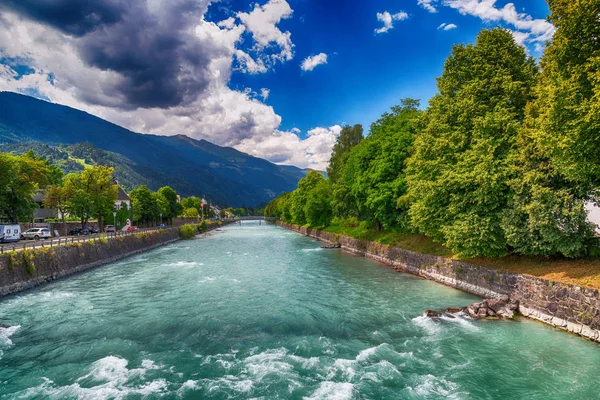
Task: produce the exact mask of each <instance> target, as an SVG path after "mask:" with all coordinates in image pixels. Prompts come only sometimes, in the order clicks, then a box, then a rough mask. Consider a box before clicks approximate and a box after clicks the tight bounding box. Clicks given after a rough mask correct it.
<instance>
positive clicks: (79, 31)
mask: <svg viewBox="0 0 600 400" xmlns="http://www.w3.org/2000/svg"><path fill="white" fill-rule="evenodd" d="M2 8H4V9H10V10H13V11H16V12H18V13H19V14H21V15H24V16H26V17H28V18H31V19H33V20H36V21H39V22H41V23H44V24H47V25H50V26H52V27H54V28H56V29H59V30H61V31H62V32H64V33H67V34H70V35H75V36H82V35H85V34H86V33H88V32H91V31H92V30H94V29H96V28H97V27H99V26H102V25H107V24H112V23H115V22H117V21H119V19H120V16H121V14H122V12H123V7H122V5H121V4H119V2H117V1H108V0H105V1H86V0H3V1H2V2H1V3H0V9H2Z"/></svg>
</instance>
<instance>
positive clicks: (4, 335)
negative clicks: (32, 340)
mask: <svg viewBox="0 0 600 400" xmlns="http://www.w3.org/2000/svg"><path fill="white" fill-rule="evenodd" d="M20 328H21V325H15V326H9V327H8V328H2V327H0V348H1V347H8V346H12V344H13V343H12V341H11V340H10V337H11V336H12V335H14V334H15V332H16V331H18V330H19V329H20Z"/></svg>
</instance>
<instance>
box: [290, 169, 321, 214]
mask: <svg viewBox="0 0 600 400" xmlns="http://www.w3.org/2000/svg"><path fill="white" fill-rule="evenodd" d="M324 181H325V178H324V177H323V175H321V173H319V172H317V171H310V172H309V173H308V174H307V175H306V176H305V177H304V178H302V179H300V182H298V189H296V190H294V191H293V192H292V194H291V196H290V200H289V201H290V214H291V222H292V223H294V224H296V225H304V224H306V223H307V222H308V221H307V218H306V202H307V200H308V196H309V193H310V192H311V191H312V190H314V189H315V188H316V187H317V185H319V183H321V182H324Z"/></svg>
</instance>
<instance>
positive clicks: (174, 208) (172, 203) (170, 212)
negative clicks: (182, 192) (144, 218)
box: [158, 186, 183, 220]
mask: <svg viewBox="0 0 600 400" xmlns="http://www.w3.org/2000/svg"><path fill="white" fill-rule="evenodd" d="M158 193H160V194H161V195H163V196H164V197H165V199H166V200H167V202H168V207H167V209H166V210H165V213H164V214H163V216H164V217H165V218H168V219H169V220H171V219H173V218H175V217H176V216H178V215H179V214H181V212H182V211H183V207H182V206H181V204H180V203H179V201H178V199H177V192H175V190H173V188H171V187H170V186H164V187H161V188H160V189H158Z"/></svg>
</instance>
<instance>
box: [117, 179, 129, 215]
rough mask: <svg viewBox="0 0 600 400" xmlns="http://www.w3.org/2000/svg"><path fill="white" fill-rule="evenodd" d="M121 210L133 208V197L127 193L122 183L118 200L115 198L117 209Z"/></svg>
mask: <svg viewBox="0 0 600 400" xmlns="http://www.w3.org/2000/svg"><path fill="white" fill-rule="evenodd" d="M119 210H131V198H130V197H129V196H128V195H127V193H125V191H124V190H123V188H122V187H121V185H119V192H118V193H117V200H115V211H119Z"/></svg>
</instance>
